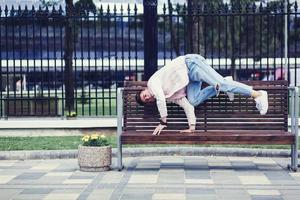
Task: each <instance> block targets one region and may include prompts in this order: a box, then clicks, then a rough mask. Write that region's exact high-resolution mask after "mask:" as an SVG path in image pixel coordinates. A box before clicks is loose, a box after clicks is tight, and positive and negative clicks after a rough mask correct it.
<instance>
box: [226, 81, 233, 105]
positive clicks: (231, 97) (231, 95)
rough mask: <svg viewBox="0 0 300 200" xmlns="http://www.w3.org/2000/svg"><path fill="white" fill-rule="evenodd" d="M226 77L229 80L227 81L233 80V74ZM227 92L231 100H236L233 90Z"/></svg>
mask: <svg viewBox="0 0 300 200" xmlns="http://www.w3.org/2000/svg"><path fill="white" fill-rule="evenodd" d="M224 79H225V80H227V81H233V78H232V76H226V77H224ZM226 94H227V96H228V98H229V101H233V100H234V93H232V92H226Z"/></svg>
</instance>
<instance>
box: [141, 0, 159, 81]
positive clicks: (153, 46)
mask: <svg viewBox="0 0 300 200" xmlns="http://www.w3.org/2000/svg"><path fill="white" fill-rule="evenodd" d="M143 6H144V77H143V79H144V80H148V79H149V78H150V77H151V75H152V74H153V73H154V72H155V71H156V70H157V0H143Z"/></svg>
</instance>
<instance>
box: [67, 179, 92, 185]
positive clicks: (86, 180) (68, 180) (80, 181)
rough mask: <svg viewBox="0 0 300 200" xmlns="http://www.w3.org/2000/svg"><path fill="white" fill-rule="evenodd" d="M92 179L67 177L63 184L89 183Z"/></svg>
mask: <svg viewBox="0 0 300 200" xmlns="http://www.w3.org/2000/svg"><path fill="white" fill-rule="evenodd" d="M92 181H93V179H67V180H65V181H64V182H63V184H90V183H91V182H92Z"/></svg>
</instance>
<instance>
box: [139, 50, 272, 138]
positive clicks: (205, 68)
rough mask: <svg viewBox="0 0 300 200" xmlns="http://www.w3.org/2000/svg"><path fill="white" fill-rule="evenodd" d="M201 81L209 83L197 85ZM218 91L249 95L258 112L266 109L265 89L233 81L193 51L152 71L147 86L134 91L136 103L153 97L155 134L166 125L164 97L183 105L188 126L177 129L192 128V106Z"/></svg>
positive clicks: (151, 100) (193, 121)
mask: <svg viewBox="0 0 300 200" xmlns="http://www.w3.org/2000/svg"><path fill="white" fill-rule="evenodd" d="M203 81H204V82H206V83H207V84H208V85H209V86H208V87H206V88H204V89H201V84H202V82H203ZM220 91H221V92H226V93H227V95H228V96H229V99H230V100H233V98H234V96H233V94H242V95H246V96H251V97H253V99H254V100H255V102H256V108H257V109H258V110H259V112H260V114H261V115H265V114H266V113H267V111H268V94H267V92H266V91H263V90H260V91H255V90H253V89H252V87H251V86H248V85H245V84H243V83H239V82H237V81H233V80H232V78H230V77H225V78H224V77H222V76H221V75H220V74H219V73H217V72H216V71H215V70H214V69H213V68H212V67H211V66H209V65H208V64H207V62H206V60H205V58H203V57H202V56H200V55H197V54H188V55H185V56H179V57H177V58H175V59H174V60H172V61H171V62H169V63H168V64H166V65H165V66H164V67H162V68H161V69H159V70H158V71H156V72H155V73H154V74H153V75H152V76H151V77H150V79H149V80H148V83H147V87H146V88H145V89H144V90H142V91H140V92H138V93H137V95H136V101H137V102H138V103H139V104H147V103H149V102H154V101H156V104H157V108H158V111H159V113H160V117H161V118H160V123H159V125H158V126H157V127H156V128H155V130H154V131H153V134H154V135H159V134H160V132H161V131H162V130H163V128H165V127H166V126H167V116H168V113H167V106H166V101H170V102H173V103H176V104H178V105H179V106H181V107H182V108H183V109H184V112H185V114H186V116H187V119H188V123H189V129H187V130H183V131H181V132H193V131H195V127H196V117H195V112H194V106H197V105H199V104H201V103H202V102H203V101H205V100H206V99H208V98H210V97H213V96H218V95H219V93H220Z"/></svg>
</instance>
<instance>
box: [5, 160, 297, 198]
mask: <svg viewBox="0 0 300 200" xmlns="http://www.w3.org/2000/svg"><path fill="white" fill-rule="evenodd" d="M124 161H125V162H124V163H125V165H126V169H125V170H123V171H122V172H119V171H117V170H115V169H113V170H111V171H109V172H100V173H91V172H81V171H79V170H78V165H77V160H76V159H58V160H25V161H20V160H18V161H16V160H2V161H0V199H3V200H4V199H5V200H8V199H30V200H34V199H53V200H54V199H55V200H60V199H63V200H67V199H97V200H104V199H112V200H115V199H124V200H125V199H127V200H135V199H139V200H147V199H155V200H159V199H170V200H176V199H180V200H181V199H195V200H200V199H201V200H227V199H228V200H239V199H241V200H250V199H253V200H263V199H269V200H271V199H272V200H279V199H284V200H299V199H300V172H297V173H289V171H287V170H286V165H287V164H288V163H289V162H290V161H289V159H288V158H263V157H222V156H220V157H219V156H161V157H159V156H154V157H129V158H125V160H124ZM113 162H114V163H115V159H114V160H113Z"/></svg>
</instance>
